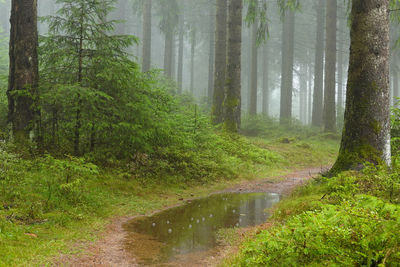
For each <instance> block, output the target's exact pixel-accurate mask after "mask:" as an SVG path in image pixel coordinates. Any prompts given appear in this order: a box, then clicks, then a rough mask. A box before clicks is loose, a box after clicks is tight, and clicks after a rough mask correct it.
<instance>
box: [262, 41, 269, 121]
mask: <svg viewBox="0 0 400 267" xmlns="http://www.w3.org/2000/svg"><path fill="white" fill-rule="evenodd" d="M262 62H263V102H262V113H263V114H264V115H269V86H268V82H269V45H267V44H266V45H264V48H263V61H262Z"/></svg>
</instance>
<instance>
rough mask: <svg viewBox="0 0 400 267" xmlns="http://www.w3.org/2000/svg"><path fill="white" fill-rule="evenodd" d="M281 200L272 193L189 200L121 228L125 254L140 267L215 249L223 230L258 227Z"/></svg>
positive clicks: (232, 194)
mask: <svg viewBox="0 0 400 267" xmlns="http://www.w3.org/2000/svg"><path fill="white" fill-rule="evenodd" d="M279 199H280V196H279V195H278V194H274V193H225V194H219V195H212V196H210V197H207V198H204V199H197V200H194V201H191V202H189V203H187V204H185V205H183V206H180V207H175V208H171V209H168V210H165V211H163V212H160V213H158V214H155V215H153V216H150V217H140V218H136V219H134V220H132V221H131V222H129V223H127V224H126V225H125V226H124V229H126V230H127V232H128V233H129V234H128V237H127V239H126V241H125V245H126V249H127V251H128V253H131V254H132V257H134V258H136V260H137V262H138V263H139V264H141V265H154V264H162V263H169V262H174V261H176V260H178V259H179V260H182V258H184V257H185V256H188V257H191V255H192V254H193V253H202V252H207V251H209V250H212V249H214V248H215V247H216V246H217V238H216V233H217V231H218V230H219V229H222V228H233V227H248V226H254V225H258V224H261V223H263V222H265V221H266V219H267V218H268V217H269V214H268V213H267V211H266V210H267V209H268V208H271V207H272V206H273V205H274V204H276V203H277V202H278V201H279Z"/></svg>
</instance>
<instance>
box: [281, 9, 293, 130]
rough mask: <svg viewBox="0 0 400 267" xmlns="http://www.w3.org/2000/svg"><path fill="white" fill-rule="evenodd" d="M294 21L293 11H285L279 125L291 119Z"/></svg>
mask: <svg viewBox="0 0 400 267" xmlns="http://www.w3.org/2000/svg"><path fill="white" fill-rule="evenodd" d="M294 20H295V16H294V12H293V10H291V9H287V10H286V11H285V16H284V23H283V31H282V75H281V105H280V123H281V124H285V123H288V122H289V121H290V120H291V118H292V97H293V61H294V59H293V57H294Z"/></svg>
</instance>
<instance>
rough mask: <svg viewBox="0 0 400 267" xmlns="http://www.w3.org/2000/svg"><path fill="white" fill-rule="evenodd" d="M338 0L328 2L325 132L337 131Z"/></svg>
mask: <svg viewBox="0 0 400 267" xmlns="http://www.w3.org/2000/svg"><path fill="white" fill-rule="evenodd" d="M336 1H337V0H329V1H327V2H326V48H325V86H324V89H325V90H324V92H325V93H324V130H325V131H326V132H335V131H336V99H335V98H336V20H337V2H336Z"/></svg>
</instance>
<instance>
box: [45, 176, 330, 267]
mask: <svg viewBox="0 0 400 267" xmlns="http://www.w3.org/2000/svg"><path fill="white" fill-rule="evenodd" d="M325 170H326V168H310V169H304V170H301V171H296V172H293V173H291V174H288V175H285V176H281V177H277V178H273V179H271V178H267V179H263V180H257V181H244V182H242V183H240V184H238V185H236V186H234V187H232V188H228V189H226V190H223V191H220V192H215V194H217V193H224V192H249V193H250V192H270V193H278V194H281V195H288V194H289V193H290V192H291V191H292V190H293V189H294V188H295V187H297V186H299V185H301V184H302V183H304V182H305V181H306V180H308V179H310V178H312V177H313V176H315V175H316V174H318V173H320V172H322V171H325ZM133 218H134V217H123V218H115V219H113V220H112V221H111V223H110V224H109V225H108V226H107V228H106V231H105V232H104V233H103V234H102V235H103V238H102V239H101V240H99V241H97V242H95V243H93V244H80V246H83V247H88V248H87V249H86V250H85V251H86V252H85V254H84V255H83V256H79V257H77V256H75V255H62V256H60V257H59V258H58V259H57V260H56V261H55V262H54V264H53V266H79V267H89V266H90V267H92V266H96V267H100V266H101V267H114V266H115V267H127V266H138V264H137V263H136V261H135V259H134V258H132V257H131V256H130V255H129V254H128V253H127V252H126V251H125V249H124V241H125V238H126V235H127V233H126V232H125V231H124V229H123V225H124V224H125V223H127V222H128V221H130V220H132V219H133ZM226 253H229V249H226V248H222V249H221V248H217V249H214V250H212V251H206V252H204V253H198V255H189V256H188V257H185V259H182V260H180V261H179V262H175V263H172V264H168V265H163V266H185V267H188V266H191V267H192V266H215V265H216V264H217V263H218V262H219V261H220V260H221V259H222V258H223V256H224V255H226Z"/></svg>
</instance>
